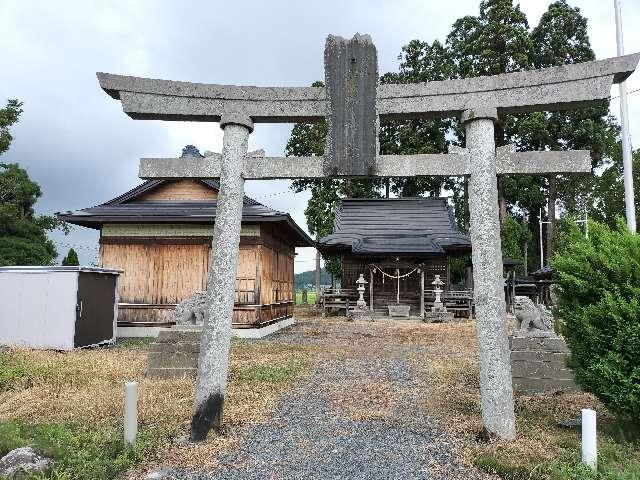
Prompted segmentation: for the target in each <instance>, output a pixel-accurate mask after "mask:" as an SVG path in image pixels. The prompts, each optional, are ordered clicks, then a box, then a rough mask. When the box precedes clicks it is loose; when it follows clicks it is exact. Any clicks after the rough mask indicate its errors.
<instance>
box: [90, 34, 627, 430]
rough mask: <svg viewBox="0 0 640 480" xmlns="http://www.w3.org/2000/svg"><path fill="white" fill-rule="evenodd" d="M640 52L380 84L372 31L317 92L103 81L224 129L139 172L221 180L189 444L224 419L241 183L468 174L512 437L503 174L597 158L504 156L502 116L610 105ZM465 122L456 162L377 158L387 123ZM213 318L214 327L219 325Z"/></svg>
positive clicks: (148, 105)
mask: <svg viewBox="0 0 640 480" xmlns="http://www.w3.org/2000/svg"><path fill="white" fill-rule="evenodd" d="M639 58H640V54H633V55H626V56H623V57H616V58H611V59H607V60H600V61H593V62H587V63H581V64H574V65H565V66H559V67H552V68H547V69H543V70H534V71H525V72H516V73H508V74H502V75H496V76H491V77H475V78H469V79H459V80H445V81H434V82H427V83H416V84H398V85H394V84H385V85H380V84H378V78H379V77H378V67H377V55H376V49H375V46H374V45H373V43H372V41H371V38H370V37H369V36H368V35H355V36H354V37H353V38H352V39H350V40H348V39H343V38H341V37H335V36H329V37H328V38H327V42H326V47H325V84H326V88H322V87H297V88H290V87H251V86H233V85H215V84H200V83H187V82H176V81H167V80H154V79H147V78H137V77H127V76H121V75H112V74H107V73H98V79H99V81H100V86H101V87H102V88H103V89H104V90H105V91H106V92H107V93H108V94H109V95H111V96H112V97H113V98H115V99H119V100H120V101H121V102H122V107H123V110H124V112H125V113H126V114H127V115H129V116H130V117H131V118H134V119H143V120H144V119H153V120H173V121H204V122H219V123H220V127H221V128H222V129H223V130H224V139H223V150H222V153H221V154H217V155H213V156H210V157H205V158H167V159H149V158H147V159H142V160H141V162H140V177H141V178H145V179H149V178H154V179H175V178H219V179H220V192H219V196H218V201H217V212H216V221H215V225H214V231H213V240H212V249H213V252H215V254H214V255H212V256H211V266H210V270H209V279H208V283H207V291H208V295H209V302H208V312H209V315H208V320H207V322H206V323H205V326H204V329H203V333H202V341H201V342H202V343H201V349H200V357H199V368H198V378H197V381H196V396H195V402H194V418H193V421H192V431H191V438H192V440H202V439H203V438H204V437H206V435H207V432H208V430H209V429H210V428H211V427H217V426H219V425H220V422H221V415H222V406H223V403H224V394H225V391H226V382H227V373H228V361H229V360H228V358H229V346H230V331H231V320H232V315H233V303H234V291H235V276H236V264H237V256H238V248H239V241H240V222H241V217H242V201H243V195H244V180H245V179H294V178H325V177H355V178H365V177H412V176H420V175H423V176H468V177H469V212H470V225H471V226H470V233H471V242H472V261H473V277H474V278H473V280H474V286H475V288H474V300H475V304H476V331H477V337H478V350H479V358H480V391H481V404H482V405H481V406H482V420H483V424H484V426H485V428H486V429H487V430H489V431H490V432H492V433H494V434H496V435H498V436H499V437H502V438H506V439H512V438H514V437H515V433H516V432H515V417H514V406H513V390H512V383H511V370H510V364H509V355H510V353H509V345H508V339H507V322H506V311H505V304H504V290H503V278H502V254H501V246H500V226H499V220H498V190H497V178H496V176H497V175H501V174H549V173H571V172H590V171H591V161H590V157H589V152H588V151H585V150H580V151H553V152H551V151H545V152H516V151H515V150H514V149H513V148H511V147H501V148H498V149H496V147H495V141H494V122H496V121H497V119H498V115H499V114H504V113H522V112H533V111H549V110H551V111H552V110H563V109H571V108H577V107H582V106H585V105H588V104H589V103H590V102H593V101H595V100H599V99H605V98H607V97H608V96H609V92H610V87H611V84H612V83H618V82H621V81H624V80H625V79H626V78H627V77H628V76H629V75H630V74H631V73H632V72H633V71H634V69H635V67H636V65H637V63H638V59H639ZM444 116H458V117H459V118H460V119H461V121H462V122H463V123H464V125H465V130H466V148H459V147H453V148H451V149H450V150H449V153H448V154H420V155H380V154H379V147H378V125H379V118H380V117H385V118H398V119H403V118H433V117H444ZM323 119H326V120H327V123H328V126H329V134H328V137H327V144H326V148H325V155H324V156H322V157H266V156H262V155H261V154H259V153H258V154H256V153H252V154H247V143H248V137H249V134H250V133H251V132H252V130H253V125H254V123H292V122H317V121H320V120H323ZM212 320H213V321H212Z"/></svg>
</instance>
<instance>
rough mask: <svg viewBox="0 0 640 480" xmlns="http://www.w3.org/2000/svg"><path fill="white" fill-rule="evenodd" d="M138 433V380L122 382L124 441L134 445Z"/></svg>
mask: <svg viewBox="0 0 640 480" xmlns="http://www.w3.org/2000/svg"><path fill="white" fill-rule="evenodd" d="M137 435H138V382H125V384H124V443H126V444H127V445H130V446H132V447H135V445H136V436H137Z"/></svg>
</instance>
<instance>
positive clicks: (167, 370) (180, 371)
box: [147, 328, 201, 379]
mask: <svg viewBox="0 0 640 480" xmlns="http://www.w3.org/2000/svg"><path fill="white" fill-rule="evenodd" d="M200 333H201V331H200V329H199V328H174V329H171V330H163V331H161V332H160V334H159V335H158V339H157V341H156V342H154V343H151V344H150V345H149V353H148V357H147V377H148V378H154V379H171V378H178V379H179V378H191V377H195V375H196V372H197V370H198V355H199V353H200Z"/></svg>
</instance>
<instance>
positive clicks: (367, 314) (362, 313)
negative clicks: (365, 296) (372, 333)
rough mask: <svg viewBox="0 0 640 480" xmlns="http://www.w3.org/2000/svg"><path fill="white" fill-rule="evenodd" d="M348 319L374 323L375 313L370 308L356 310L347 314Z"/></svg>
mask: <svg viewBox="0 0 640 480" xmlns="http://www.w3.org/2000/svg"><path fill="white" fill-rule="evenodd" d="M347 318H348V319H349V320H367V321H369V322H373V320H374V318H373V312H372V311H371V310H369V309H368V308H358V307H356V308H354V309H352V310H349V312H348V313H347Z"/></svg>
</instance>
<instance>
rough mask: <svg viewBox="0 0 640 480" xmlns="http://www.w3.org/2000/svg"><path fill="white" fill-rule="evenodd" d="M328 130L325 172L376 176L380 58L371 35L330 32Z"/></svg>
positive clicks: (326, 66)
mask: <svg viewBox="0 0 640 480" xmlns="http://www.w3.org/2000/svg"><path fill="white" fill-rule="evenodd" d="M324 69H325V82H326V85H327V87H326V88H327V100H328V106H329V109H328V110H329V111H328V113H327V121H328V127H329V133H328V136H327V145H326V150H325V166H324V173H325V175H353V176H365V175H372V174H373V170H374V165H375V158H376V156H377V155H378V114H377V111H376V89H377V86H378V57H377V52H376V47H375V45H374V44H373V41H372V40H371V37H369V35H359V34H356V35H355V36H354V37H353V38H352V39H350V40H347V39H345V38H342V37H337V36H333V35H329V37H327V43H326V46H325V50H324Z"/></svg>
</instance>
